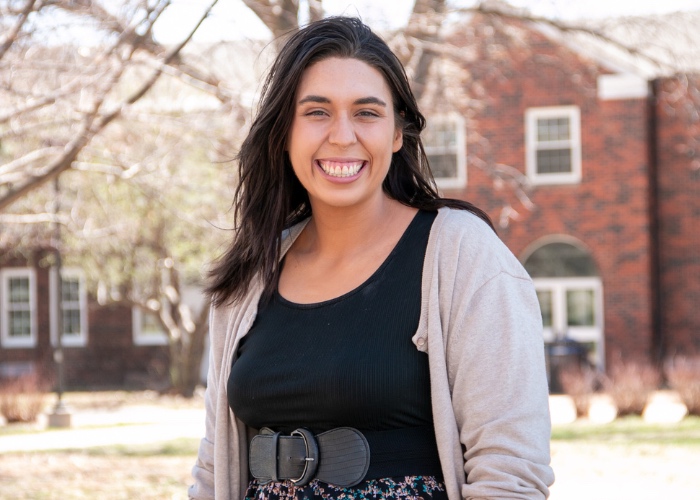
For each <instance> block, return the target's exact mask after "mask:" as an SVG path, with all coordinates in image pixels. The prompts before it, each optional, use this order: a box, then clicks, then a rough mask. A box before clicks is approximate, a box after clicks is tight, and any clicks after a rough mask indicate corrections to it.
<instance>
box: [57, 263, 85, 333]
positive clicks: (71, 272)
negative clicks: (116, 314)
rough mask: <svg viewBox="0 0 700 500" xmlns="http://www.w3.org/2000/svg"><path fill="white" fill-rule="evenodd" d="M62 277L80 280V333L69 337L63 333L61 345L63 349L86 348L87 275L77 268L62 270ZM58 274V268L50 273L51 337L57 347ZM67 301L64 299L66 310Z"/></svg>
mask: <svg viewBox="0 0 700 500" xmlns="http://www.w3.org/2000/svg"><path fill="white" fill-rule="evenodd" d="M61 275H62V276H63V279H76V278H77V279H78V293H79V297H78V307H79V310H80V332H79V333H78V334H77V335H74V334H72V335H67V334H66V333H65V332H64V333H63V337H62V338H61V345H62V346H63V347H85V346H86V345H87V341H88V317H87V290H86V287H85V273H84V272H83V271H82V270H81V269H77V268H65V267H64V268H61ZM57 278H58V277H57V273H56V268H55V267H52V268H51V270H50V271H49V304H50V308H49V322H50V324H51V327H50V335H51V345H52V346H54V347H55V346H56V345H57V344H58V321H57V318H56V310H57V307H58V304H57V302H58V298H57V296H56V286H57V281H58V280H57ZM65 305H66V300H65V297H64V300H63V308H65Z"/></svg>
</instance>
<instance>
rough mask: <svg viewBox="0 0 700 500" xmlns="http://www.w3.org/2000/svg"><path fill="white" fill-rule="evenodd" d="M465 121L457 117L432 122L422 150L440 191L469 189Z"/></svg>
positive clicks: (439, 118) (439, 117)
mask: <svg viewBox="0 0 700 500" xmlns="http://www.w3.org/2000/svg"><path fill="white" fill-rule="evenodd" d="M465 134H466V132H465V125H464V119H463V118H462V117H461V116H458V115H447V116H437V117H433V118H430V119H429V120H428V123H427V127H426V129H425V131H424V132H423V146H424V147H425V153H426V154H427V155H428V161H429V162H430V169H431V170H432V172H433V176H434V177H435V181H436V182H437V185H438V187H439V188H440V189H455V188H462V187H464V186H466V185H467V148H466V136H465Z"/></svg>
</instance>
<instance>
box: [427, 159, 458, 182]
mask: <svg viewBox="0 0 700 500" xmlns="http://www.w3.org/2000/svg"><path fill="white" fill-rule="evenodd" d="M428 161H429V162H430V170H431V171H432V172H433V176H434V177H435V178H436V179H444V178H454V177H457V155H456V154H432V155H428Z"/></svg>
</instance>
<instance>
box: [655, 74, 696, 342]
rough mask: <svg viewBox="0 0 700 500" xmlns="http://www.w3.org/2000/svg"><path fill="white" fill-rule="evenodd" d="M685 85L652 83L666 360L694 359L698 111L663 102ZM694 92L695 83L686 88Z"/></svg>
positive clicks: (681, 103) (684, 102)
mask: <svg viewBox="0 0 700 500" xmlns="http://www.w3.org/2000/svg"><path fill="white" fill-rule="evenodd" d="M686 84H688V82H679V81H677V80H674V79H670V78H669V79H664V80H660V81H657V82H655V93H656V95H657V96H658V100H657V105H656V113H657V115H656V116H657V143H656V151H657V158H658V160H657V178H658V214H659V215H658V217H659V219H658V224H659V272H660V291H661V293H660V297H659V298H660V300H659V305H660V313H661V314H660V326H661V331H662V332H663V345H664V348H665V351H666V354H667V355H669V356H672V355H677V354H682V355H700V148H699V147H698V146H699V145H700V143H699V141H700V121H699V119H698V116H697V113H698V108H699V107H700V106H699V104H698V103H697V102H696V103H695V104H694V105H692V104H690V103H689V101H688V100H687V98H686V99H682V100H680V101H675V102H674V103H671V102H670V100H669V97H671V96H672V95H673V96H674V98H675V97H676V96H677V95H678V94H679V92H680V94H681V95H682V93H683V91H684V89H685V88H688V87H686ZM698 86H700V77H696V78H695V80H694V81H693V80H691V81H690V82H689V88H691V89H692V88H693V87H695V89H697V88H698ZM696 92H697V90H696Z"/></svg>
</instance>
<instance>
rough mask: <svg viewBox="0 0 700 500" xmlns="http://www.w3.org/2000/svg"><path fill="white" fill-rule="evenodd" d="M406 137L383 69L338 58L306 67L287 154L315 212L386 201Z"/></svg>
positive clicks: (298, 95) (297, 96) (361, 62)
mask: <svg viewBox="0 0 700 500" xmlns="http://www.w3.org/2000/svg"><path fill="white" fill-rule="evenodd" d="M402 139H403V136H402V133H401V130H399V129H397V127H396V123H395V120H394V105H393V102H392V98H391V91H390V89H389V86H388V85H387V83H386V81H385V80H384V77H383V76H382V74H381V73H380V72H379V71H378V70H376V69H375V68H373V67H372V66H370V65H368V64H366V63H365V62H363V61H360V60H358V59H341V58H336V57H334V58H329V59H324V60H322V61H319V62H317V63H315V64H313V65H312V66H309V67H308V68H307V69H306V71H305V72H304V74H303V75H302V78H301V81H300V83H299V87H298V89H297V94H296V102H295V113H294V119H293V121H292V126H291V129H290V131H289V136H288V138H287V151H288V152H289V158H290V160H291V162H292V167H293V168H294V173H295V174H296V176H297V178H298V179H299V181H300V182H301V184H302V185H303V186H304V188H305V189H306V191H307V192H308V193H309V199H310V201H311V205H312V207H313V209H314V210H318V209H320V208H323V206H324V205H325V206H328V207H335V208H342V207H359V206H363V205H366V204H370V205H367V206H371V203H373V202H377V201H381V199H382V196H384V193H383V192H382V182H383V181H384V178H385V177H386V175H387V172H388V171H389V166H390V165H391V156H392V154H393V153H395V152H396V151H398V150H399V149H401V145H402Z"/></svg>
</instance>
